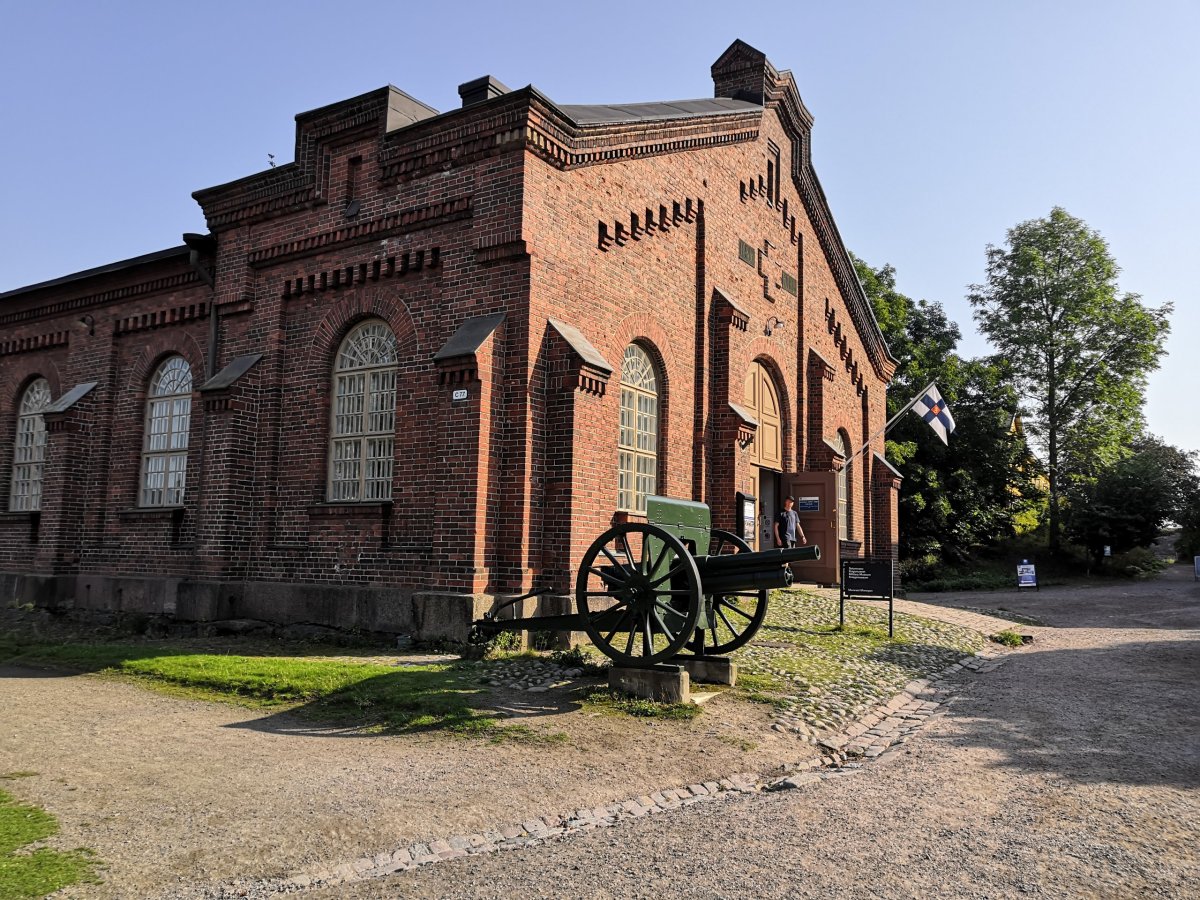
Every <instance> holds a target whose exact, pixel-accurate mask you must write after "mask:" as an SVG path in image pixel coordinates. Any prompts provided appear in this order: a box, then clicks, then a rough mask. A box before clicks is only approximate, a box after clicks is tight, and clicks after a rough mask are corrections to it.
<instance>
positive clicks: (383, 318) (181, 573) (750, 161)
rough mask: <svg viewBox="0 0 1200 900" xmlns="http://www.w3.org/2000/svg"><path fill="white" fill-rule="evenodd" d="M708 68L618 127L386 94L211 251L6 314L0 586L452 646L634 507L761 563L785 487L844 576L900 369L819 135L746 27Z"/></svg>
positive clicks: (487, 90)
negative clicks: (830, 180)
mask: <svg viewBox="0 0 1200 900" xmlns="http://www.w3.org/2000/svg"><path fill="white" fill-rule="evenodd" d="M712 76H713V80H714V83H715V91H714V98H713V99H705V100H691V101H680V102H668V103H645V104H630V105H622V106H571V105H562V104H557V103H554V102H553V101H551V100H549V99H548V98H547V97H546V96H545V95H543V94H542V93H541V92H539V91H538V90H537V89H535V88H533V87H526V88H523V89H521V90H509V89H508V88H506V87H504V86H503V85H502V84H500V83H499V82H498V81H496V80H495V79H493V78H490V77H486V78H481V79H478V80H476V81H473V82H469V83H467V84H464V85H462V86H461V87H460V89H459V91H460V94H461V96H462V99H463V104H462V107H461V108H460V109H455V110H452V111H449V112H445V113H438V112H437V111H435V110H433V109H431V108H429V107H428V106H426V105H424V104H423V103H421V102H420V101H418V100H415V99H413V98H412V97H409V96H408V95H407V94H405V93H403V92H402V91H400V90H397V89H396V88H393V87H388V88H383V89H381V90H377V91H373V92H371V93H368V94H364V95H362V96H360V97H355V98H353V99H350V100H346V101H344V102H341V103H335V104H332V105H330V106H326V107H323V108H321V109H317V110H313V111H311V112H307V113H303V114H301V115H299V116H297V117H296V154H295V161H294V162H292V163H289V164H286V165H280V166H278V167H277V168H272V169H269V170H267V171H265V172H260V173H258V174H255V175H250V176H248V177H246V178H243V179H240V180H238V181H234V182H231V183H229V184H225V185H220V186H218V187H213V188H207V189H204V190H201V191H197V192H196V193H195V194H194V197H195V199H196V200H197V202H198V203H199V204H200V206H201V207H202V208H203V211H204V214H205V216H206V218H207V223H208V227H209V229H210V233H209V234H206V235H185V236H184V240H185V243H184V245H183V246H180V247H176V248H173V249H170V250H164V251H161V252H158V253H152V254H149V255H147V256H141V257H138V258H136V259H130V260H126V261H123V262H118V263H114V264H112V265H108V266H103V267H100V268H97V269H92V270H89V271H86V272H79V273H77V274H74V275H69V276H66V277H64V278H60V279H57V280H54V281H49V282H45V283H43V284H37V285H32V286H29V287H24V288H20V289H17V290H12V291H8V292H7V293H4V294H0V510H2V511H0V586H2V587H3V589H4V594H5V597H6V598H8V599H11V598H16V599H19V600H20V601H22V602H25V601H33V602H37V603H40V604H45V605H57V606H60V607H74V608H75V609H78V610H93V611H99V612H105V613H112V612H116V613H130V612H134V613H141V614H150V615H158V614H161V615H167V616H174V617H176V618H178V619H184V620H192V621H210V620H220V619H261V620H266V621H271V622H278V623H314V624H320V625H333V626H337V627H347V628H350V627H354V628H360V629H363V630H372V631H400V632H414V633H416V634H417V635H419V636H423V637H435V636H461V635H462V634H463V629H464V627H465V623H466V622H467V621H468V620H469V619H470V617H471V616H472V615H473V614H475V613H477V612H478V611H479V610H481V609H484V608H486V607H487V605H488V603H489V602H490V601H491V599H492V598H493V597H495V596H496V595H505V594H514V593H517V592H522V591H524V590H527V589H529V588H531V587H536V586H547V587H550V588H552V589H554V590H555V591H557V592H559V593H561V594H565V593H567V592H568V591H569V584H570V581H571V575H572V572H573V567H574V565H575V563H577V561H578V560H579V558H580V556H581V555H582V553H583V551H584V549H585V548H586V547H587V545H588V544H589V543H590V542H591V540H592V538H593V537H595V536H596V535H597V534H599V533H600V532H601V531H603V530H604V529H605V528H607V527H608V526H609V525H610V524H612V523H613V522H614V520H620V519H622V518H636V517H637V516H638V515H639V512H640V511H641V510H644V503H645V496H646V495H647V494H648V493H660V494H668V495H671V496H679V497H688V498H694V499H700V500H704V501H706V502H708V503H709V504H710V505H711V506H712V509H713V515H714V520H715V522H716V523H717V524H718V525H721V526H723V527H727V528H742V527H744V528H745V530H746V531H747V532H748V536H749V537H751V538H752V542H753V536H754V532H755V531H756V523H755V522H754V521H753V519H752V518H746V517H745V516H743V513H747V514H749V516H751V517H752V516H753V515H754V514H756V513H757V514H758V515H760V516H767V515H769V514H770V513H773V512H774V510H775V507H776V504H777V503H778V499H779V497H780V496H781V493H782V492H784V491H788V492H797V493H799V494H800V495H801V496H804V497H812V498H814V499H812V500H809V501H806V503H805V504H802V507H805V508H807V509H809V510H811V512H809V513H807V519H806V522H807V525H808V528H809V530H810V535H811V536H812V537H813V538H814V539H815V540H816V541H817V542H818V543H820V544H821V545H822V549H823V551H824V552H825V557H826V559H825V562H826V563H827V564H828V563H831V562H832V561H833V560H834V558H835V557H836V555H837V554H836V553H834V552H832V551H833V550H835V549H840V552H841V554H842V555H847V554H849V555H852V556H875V557H891V556H894V553H895V547H896V539H897V532H896V492H897V487H898V476H897V475H896V473H895V472H894V471H893V470H892V469H891V468H890V467H889V466H888V465H887V463H886V462H884V461H883V460H882V458H881V457H880V456H879V454H880V453H882V449H883V447H882V443H883V442H882V439H881V438H876V439H875V441H874V443H873V444H872V446H871V448H870V449H869V450H868V451H867V452H865V453H863V454H862V455H860V456H857V457H855V453H856V451H857V450H858V449H859V447H860V446H862V445H863V444H864V443H865V442H866V441H867V439H868V437H870V436H871V435H872V434H873V433H874V432H876V431H878V430H879V429H880V427H881V426H882V424H883V421H884V418H885V391H886V388H887V384H888V381H889V379H890V377H891V375H892V372H893V369H894V365H895V363H894V360H892V359H891V357H890V356H889V353H888V349H887V347H886V345H885V343H884V341H883V339H882V337H881V335H880V332H879V329H878V326H877V325H876V323H875V320H874V317H873V315H872V313H871V310H870V307H869V304H868V302H867V300H866V298H865V297H864V295H863V292H862V288H861V286H860V285H859V283H858V281H857V279H856V277H855V274H854V270H853V267H852V266H851V263H850V261H849V259H848V256H847V252H846V249H845V247H844V246H843V244H842V242H841V238H840V237H839V235H838V232H837V228H836V226H835V225H834V222H833V219H832V216H831V215H830V212H829V209H828V206H827V204H826V200H825V197H824V195H823V193H822V190H821V187H820V184H819V182H818V181H817V178H816V175H815V173H814V171H813V168H812V164H811V161H810V137H811V126H812V117H811V115H810V114H809V112H808V110H807V109H806V108H805V106H804V104H803V102H802V101H801V99H800V95H799V93H798V92H797V89H796V85H795V82H794V80H793V78H792V75H791V73H789V72H786V71H785V72H780V71H777V70H776V69H775V68H774V67H773V66H772V65H771V64H770V63H769V62H768V61H767V60H766V58H765V57H764V56H763V55H762V54H761V53H759V52H758V51H756V50H754V49H753V48H751V47H748V46H747V45H745V44H744V43H742V42H740V41H738V42H735V43H734V44H733V45H732V46H731V47H730V48H729V49H728V50H727V51H726V52H725V53H724V54H723V55H722V56H721V58H720V59H719V60H718V61H717V62H716V63H715V64H714V65H713V67H712ZM848 458H853V462H852V464H851V465H849V467H847V466H846V461H847V459H848ZM739 492H740V493H741V494H744V495H748V496H751V497H754V498H757V501H756V502H757V507H756V508H754V509H751V508H748V507H747V506H746V504H745V503H742V504H741V505H739V502H738V493H739ZM839 496H840V498H841V502H840V503H837V502H836V500H837V498H838V497H839ZM814 507H815V510H814ZM743 521H746V523H747V524H746V525H745V526H743ZM839 532H840V533H839ZM814 565H815V564H814ZM835 571H836V569H835V568H834V567H833V566H832V565H828V566H827V568H825V569H817V568H814V569H812V570H811V571H810V577H812V578H813V579H814V580H824V581H831V580H833V574H832V573H833V572H835Z"/></svg>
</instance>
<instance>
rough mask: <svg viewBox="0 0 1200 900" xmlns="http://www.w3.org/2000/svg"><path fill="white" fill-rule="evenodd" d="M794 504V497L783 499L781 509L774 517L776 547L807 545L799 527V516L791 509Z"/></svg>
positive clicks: (806, 540)
mask: <svg viewBox="0 0 1200 900" xmlns="http://www.w3.org/2000/svg"><path fill="white" fill-rule="evenodd" d="M795 503H796V498H795V497H786V498H784V501H783V509H782V510H780V512H779V514H778V515H777V516H775V546H776V547H795V546H796V545H797V544H807V543H808V539H807V538H806V537H805V536H804V529H803V528H801V527H800V514H799V513H797V512H796V511H795V510H794V509H792V507H793V506H794V505H795Z"/></svg>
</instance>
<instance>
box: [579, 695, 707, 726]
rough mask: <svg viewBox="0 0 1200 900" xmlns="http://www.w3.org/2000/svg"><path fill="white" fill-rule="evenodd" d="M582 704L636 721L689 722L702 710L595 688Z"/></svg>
mask: <svg viewBox="0 0 1200 900" xmlns="http://www.w3.org/2000/svg"><path fill="white" fill-rule="evenodd" d="M583 702H584V704H585V705H587V706H590V707H592V708H594V709H597V710H600V711H603V712H613V713H623V714H625V715H627V716H634V717H635V718H638V719H682V720H690V719H694V718H696V716H698V715H700V713H701V711H702V708H701V707H699V706H697V705H696V704H694V703H659V702H658V701H657V700H643V699H641V698H640V697H631V696H629V695H628V694H619V693H616V692H615V691H610V690H609V689H608V688H595V689H594V690H592V691H590V692H589V693H588V694H587V695H586V696H585V697H584V700H583Z"/></svg>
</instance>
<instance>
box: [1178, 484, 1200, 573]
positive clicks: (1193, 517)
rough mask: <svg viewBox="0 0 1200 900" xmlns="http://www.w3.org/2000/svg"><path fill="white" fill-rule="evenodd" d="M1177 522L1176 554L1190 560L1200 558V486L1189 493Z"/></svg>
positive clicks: (1181, 507) (1181, 506)
mask: <svg viewBox="0 0 1200 900" xmlns="http://www.w3.org/2000/svg"><path fill="white" fill-rule="evenodd" d="M1176 522H1177V523H1178V524H1179V537H1177V538H1176V539H1175V552H1176V553H1178V554H1179V556H1180V557H1182V558H1184V559H1188V560H1190V559H1191V558H1192V557H1196V556H1200V485H1196V486H1194V487H1193V488H1192V489H1191V490H1189V491H1188V492H1187V495H1186V496H1185V497H1184V501H1183V503H1182V504H1181V505H1180V509H1179V517H1178V518H1177V519H1176Z"/></svg>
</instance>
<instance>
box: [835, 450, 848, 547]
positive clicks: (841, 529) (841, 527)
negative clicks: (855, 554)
mask: <svg viewBox="0 0 1200 900" xmlns="http://www.w3.org/2000/svg"><path fill="white" fill-rule="evenodd" d="M838 444H839V446H840V447H841V451H842V467H841V468H840V469H838V473H837V505H838V540H840V541H848V540H850V441H849V439H848V438H847V437H846V435H845V433H844V432H841V431H839V432H838Z"/></svg>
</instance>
